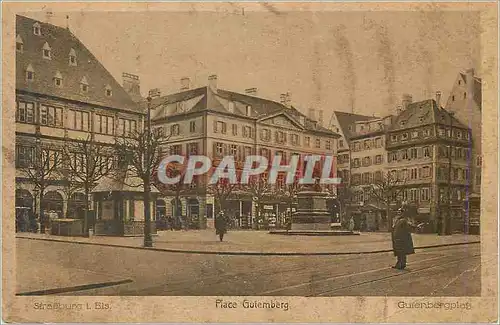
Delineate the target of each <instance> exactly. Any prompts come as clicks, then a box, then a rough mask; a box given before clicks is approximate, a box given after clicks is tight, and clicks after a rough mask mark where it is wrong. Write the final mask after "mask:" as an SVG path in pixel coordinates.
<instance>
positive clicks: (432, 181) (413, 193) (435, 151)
mask: <svg viewBox="0 0 500 325" xmlns="http://www.w3.org/2000/svg"><path fill="white" fill-rule="evenodd" d="M448 132H449V127H447V126H445V125H439V124H434V125H426V126H421V127H417V128H412V129H403V130H399V131H397V132H390V133H389V135H388V138H387V143H388V171H389V172H396V173H397V175H398V176H399V175H401V177H402V178H403V179H404V184H402V185H401V186H402V187H404V188H405V189H404V190H403V192H402V193H401V195H400V197H399V200H400V201H401V202H406V203H408V204H410V205H414V206H416V207H417V209H418V212H419V213H420V214H422V215H423V216H424V217H425V216H426V215H428V219H429V220H431V221H435V220H436V219H437V218H438V216H439V214H440V210H444V209H445V208H444V205H446V204H447V195H446V193H447V192H446V191H447V190H448V187H450V189H451V191H452V197H451V199H452V208H453V210H454V212H453V214H455V215H456V218H457V219H459V218H463V211H462V209H463V201H464V200H465V198H466V195H467V188H468V184H469V180H468V177H469V176H468V173H470V172H469V171H467V170H468V165H467V158H466V157H467V154H468V153H467V152H468V148H467V141H468V140H466V139H465V138H463V137H462V136H463V134H465V133H466V130H465V129H461V128H454V135H456V134H457V133H455V132H460V134H461V135H462V136H461V138H460V139H458V138H453V139H452V138H450V137H449V135H448V134H449V133H448ZM425 134H426V135H425ZM404 139H406V140H404ZM450 143H451V147H452V150H453V151H452V159H451V171H452V181H451V182H450V185H448V172H449V168H450V160H449V158H448V152H449V145H450ZM443 191H445V192H443Z"/></svg>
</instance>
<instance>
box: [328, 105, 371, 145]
mask: <svg viewBox="0 0 500 325" xmlns="http://www.w3.org/2000/svg"><path fill="white" fill-rule="evenodd" d="M333 114H335V116H336V117H337V121H338V122H339V127H340V129H341V130H342V133H343V134H344V137H345V139H346V141H347V142H349V139H351V138H352V137H353V135H354V130H353V129H352V125H353V124H354V123H355V122H358V121H368V120H373V119H375V118H376V117H374V116H366V115H360V114H354V113H347V112H341V111H335V112H333Z"/></svg>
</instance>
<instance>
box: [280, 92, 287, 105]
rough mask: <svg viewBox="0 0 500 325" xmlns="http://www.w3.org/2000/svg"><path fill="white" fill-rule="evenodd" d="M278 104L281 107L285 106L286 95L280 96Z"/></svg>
mask: <svg viewBox="0 0 500 325" xmlns="http://www.w3.org/2000/svg"><path fill="white" fill-rule="evenodd" d="M280 103H281V104H283V105H285V104H286V94H280Z"/></svg>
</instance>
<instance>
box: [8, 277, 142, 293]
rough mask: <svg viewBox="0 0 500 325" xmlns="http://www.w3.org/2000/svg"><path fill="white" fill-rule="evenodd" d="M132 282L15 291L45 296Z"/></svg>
mask: <svg viewBox="0 0 500 325" xmlns="http://www.w3.org/2000/svg"><path fill="white" fill-rule="evenodd" d="M131 282H134V281H133V280H132V279H126V280H120V281H110V282H99V283H92V284H83V285H79V286H74V287H63V288H56V289H46V290H37V291H27V292H21V293H16V296H45V295H57V294H61V293H68V292H75V291H83V290H91V289H98V288H104V287H112V286H117V285H120V284H125V283H131Z"/></svg>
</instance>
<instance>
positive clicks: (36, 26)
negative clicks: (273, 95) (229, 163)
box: [15, 16, 481, 230]
mask: <svg viewBox="0 0 500 325" xmlns="http://www.w3.org/2000/svg"><path fill="white" fill-rule="evenodd" d="M470 78H472V79H470ZM471 80H472V81H471ZM470 83H473V84H474V85H473V86H469V84H470ZM477 83H479V87H478V85H477ZM480 89H481V88H480V79H478V78H477V77H475V76H474V73H473V72H471V71H467V72H466V73H465V74H460V75H459V78H458V80H457V84H456V85H454V87H453V91H452V94H451V95H450V99H449V100H448V102H447V104H446V106H447V107H446V109H443V108H442V107H441V102H440V98H439V96H438V97H437V98H436V99H429V100H426V101H422V102H417V103H413V102H412V100H411V97H410V96H405V97H404V98H403V102H402V106H401V108H400V109H398V111H397V112H395V114H394V115H390V116H385V117H374V116H362V115H357V114H351V113H346V112H334V113H333V115H332V118H331V121H330V123H329V125H325V123H323V116H322V111H319V112H318V116H314V113H311V112H309V114H307V115H306V114H304V113H302V112H301V111H300V110H298V109H297V108H295V107H294V106H293V105H291V98H290V95H289V94H283V95H282V96H281V98H280V100H279V101H273V100H268V99H264V98H260V97H258V94H257V89H256V88H249V89H247V90H245V92H244V93H238V92H233V91H229V90H224V89H220V88H219V87H218V85H217V76H216V75H212V76H210V77H209V80H208V81H207V86H205V87H198V88H191V87H190V81H189V79H188V78H183V79H182V80H181V82H180V89H179V92H177V93H174V94H169V95H166V96H161V95H160V94H158V93H157V94H156V96H154V98H153V99H152V101H151V102H150V103H149V105H148V103H147V102H146V100H145V99H144V98H143V97H142V96H141V92H140V81H139V77H138V76H136V75H133V74H129V73H124V74H123V84H122V85H120V84H119V83H118V82H117V81H116V80H115V79H114V78H113V77H112V76H111V74H110V73H109V72H108V71H107V70H106V69H105V68H104V67H103V66H102V64H101V63H100V62H99V61H98V60H97V59H96V58H95V56H93V55H92V53H91V52H90V51H89V50H88V49H87V48H86V47H85V45H84V44H82V43H81V42H80V41H79V40H78V39H77V38H76V37H75V36H74V35H73V34H72V33H71V31H70V30H68V29H65V28H61V27H57V26H54V25H50V24H46V23H43V22H38V21H36V20H33V19H30V18H26V17H23V16H17V21H16V149H15V150H16V158H15V163H16V167H17V169H18V171H17V172H16V206H24V207H29V208H33V210H34V211H35V212H36V211H38V212H39V211H41V210H43V211H47V212H51V211H52V212H54V213H55V214H56V215H58V216H59V217H69V218H72V217H77V214H78V211H79V209H81V207H82V205H83V202H84V194H83V193H82V192H81V191H78V190H77V191H71V190H70V188H71V186H69V184H68V180H67V179H63V178H60V177H59V178H58V177H52V179H50V180H49V182H48V184H49V185H48V187H47V188H46V189H45V191H44V192H45V193H44V196H43V199H42V198H40V194H39V193H38V191H39V190H38V189H37V188H36V186H35V185H34V184H32V183H30V181H29V179H27V178H26V177H25V174H24V173H23V172H22V169H23V168H26V166H29V165H30V163H31V161H32V160H33V159H34V157H33V156H34V154H35V152H38V151H40V150H42V151H43V150H46V151H53V152H58V151H62V149H63V148H64V146H66V145H67V144H68V142H72V141H78V140H81V139H86V138H88V137H91V138H92V139H93V140H94V141H96V142H99V143H102V144H105V145H107V146H109V148H110V152H111V148H112V147H113V145H114V144H115V143H116V140H117V138H119V137H127V136H129V135H130V134H132V133H133V132H134V131H135V130H140V129H142V128H143V127H144V123H145V118H146V110H147V109H150V110H151V116H152V124H153V128H154V129H155V130H156V132H160V133H163V134H165V135H168V136H169V137H168V142H167V143H166V144H165V145H164V146H163V148H162V152H164V153H169V154H181V155H194V154H197V155H200V154H202V155H207V156H209V157H212V158H213V159H215V160H217V159H220V158H222V156H225V155H233V156H235V157H236V160H237V161H239V162H242V161H244V158H245V157H246V156H248V155H253V154H259V155H263V156H267V157H269V158H272V157H274V156H276V155H278V156H281V157H282V159H283V160H284V161H285V162H286V161H287V160H288V159H289V158H290V157H291V156H292V155H301V156H304V155H308V154H320V155H334V156H336V157H337V175H338V176H339V177H341V178H342V179H343V182H344V184H343V185H342V186H343V188H344V192H347V190H345V189H349V191H348V192H349V193H350V195H344V196H342V195H341V193H340V194H338V195H337V193H336V192H335V190H333V189H330V190H332V191H331V192H330V193H331V196H332V198H336V199H337V200H336V201H335V202H334V201H332V203H331V205H332V206H333V207H335V208H334V209H332V213H333V214H335V215H337V216H342V218H344V219H345V218H350V216H355V217H356V220H357V221H356V222H357V223H358V224H361V223H362V222H364V224H365V227H367V228H371V229H374V230H375V229H381V228H383V227H384V220H386V218H384V215H383V211H384V209H383V207H382V205H381V204H380V202H375V201H374V200H373V198H372V197H371V196H370V194H369V193H370V191H369V187H370V186H372V184H374V183H376V182H377V181H380V180H383V179H384V175H385V174H386V173H387V172H390V173H395V175H396V176H395V177H400V178H402V179H405V182H404V184H401V186H404V187H405V190H404V191H401V193H400V194H401V198H399V199H398V200H395V202H408V203H411V204H414V205H416V206H417V210H416V211H417V212H418V214H419V216H420V217H421V218H422V219H425V218H427V219H429V220H435V219H436V218H437V216H438V215H439V213H440V212H439V209H442V208H443V205H442V201H443V200H444V199H443V197H446V195H447V192H446V191H448V190H450V193H452V195H451V196H450V197H451V200H452V201H453V202H452V206H453V207H456V209H455V211H456V215H457V217H456V218H459V217H460V216H459V215H461V216H462V219H463V218H464V217H463V216H464V214H465V212H464V209H463V204H462V203H463V201H464V200H466V199H467V200H468V199H469V198H470V197H471V195H472V194H479V188H480V150H481V149H480V128H479V131H478V129H477V127H478V126H479V127H480V119H479V122H478V123H477V118H476V117H474V120H473V125H469V124H468V123H469V122H468V121H469V120H468V119H467V117H468V116H470V115H473V113H471V112H472V110H474V109H476V110H479V112H480V107H481V106H480V105H481V102H480ZM470 92H472V93H470ZM477 92H479V94H477ZM478 96H479V97H478ZM478 99H479V100H478ZM472 104H474V105H476V106H477V107H472V106H471V105H472ZM471 107H472V108H471ZM467 109H471V111H470V112H469V111H467ZM450 112H454V113H455V116H451V115H450V114H449V113H450ZM474 116H477V114H476V115H474ZM464 123H465V124H464ZM450 130H451V131H450ZM477 142H479V144H477ZM450 148H452V149H450ZM471 148H472V149H471ZM103 155H106V153H103ZM450 155H451V156H450ZM450 157H451V159H450ZM450 161H451V163H450ZM476 161H477V163H476V164H472V163H471V162H476ZM450 174H451V182H450V181H448V175H450ZM398 175H399V176H398ZM125 177H126V176H125ZM126 183H127V182H123V183H122V184H120V183H119V182H117V181H116V180H104V181H103V182H102V184H99V185H98V186H97V187H96V188H95V189H94V191H93V193H92V197H91V199H92V201H93V204H92V207H93V209H94V211H95V214H96V218H97V219H98V220H108V221H110V222H118V223H134V222H138V223H140V222H142V220H143V219H144V213H143V208H144V206H143V203H142V198H141V195H140V194H141V189H140V188H135V187H131V186H127V184H126ZM161 190H162V191H155V193H154V198H155V200H154V202H153V203H152V207H151V208H152V210H153V212H154V215H155V216H156V217H160V216H169V215H174V216H175V215H183V216H185V218H187V219H188V220H195V221H196V222H195V223H196V224H197V225H198V226H202V227H204V226H206V225H207V224H208V225H210V224H211V221H210V220H213V216H214V214H215V213H216V210H217V202H216V200H217V197H216V196H214V195H213V194H211V193H210V192H207V191H206V189H203V188H200V186H197V184H193V185H192V186H190V187H188V188H184V189H183V190H182V193H181V195H179V193H178V192H177V193H175V190H171V191H170V190H168V189H167V190H165V189H161ZM445 192H446V193H445ZM279 193H280V192H279V188H274V189H269V191H268V192H267V193H266V194H265V195H264V197H263V200H262V202H260V204H259V206H260V208H259V213H257V210H256V209H257V204H256V202H255V198H254V197H253V196H252V194H251V193H250V192H245V191H235V193H234V194H233V195H232V196H231V197H230V199H229V200H228V201H227V204H226V207H225V209H226V210H227V211H228V213H229V214H230V215H232V216H235V218H236V219H237V220H238V222H239V224H240V225H242V226H250V225H251V224H252V223H255V222H257V221H256V219H255V216H256V215H260V216H262V217H263V219H264V221H265V222H270V220H271V222H270V223H278V224H279V223H280V221H284V218H285V216H286V215H288V214H289V213H290V212H291V211H290V209H291V206H290V205H289V204H285V203H284V200H283V198H282V197H280V195H278V194H279ZM283 195H285V194H283ZM341 201H342V202H341ZM447 203H448V204H449V203H450V202H449V201H448V202H447ZM459 203H460V204H462V206H459ZM362 216H364V217H362ZM367 216H368V217H367ZM363 218H364V219H363Z"/></svg>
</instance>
